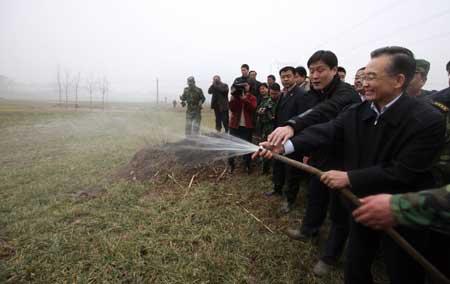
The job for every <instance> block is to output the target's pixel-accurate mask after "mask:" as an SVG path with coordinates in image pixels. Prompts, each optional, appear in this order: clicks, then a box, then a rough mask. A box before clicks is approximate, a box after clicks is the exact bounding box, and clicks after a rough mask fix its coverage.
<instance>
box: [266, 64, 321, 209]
mask: <svg viewBox="0 0 450 284" xmlns="http://www.w3.org/2000/svg"><path fill="white" fill-rule="evenodd" d="M280 77H281V83H282V84H283V87H284V89H283V93H282V95H281V98H280V101H279V103H278V105H277V108H276V112H275V127H277V126H280V125H283V124H284V123H286V121H288V120H289V119H290V118H291V117H293V116H296V115H299V114H302V113H303V112H305V111H306V110H308V109H310V108H311V107H313V106H314V104H315V103H316V102H317V97H316V96H314V95H308V94H306V93H305V91H303V89H302V88H300V87H299V86H298V85H297V84H296V83H295V68H294V67H292V66H286V67H283V68H282V69H281V70H280ZM290 157H291V158H293V159H295V160H301V158H302V157H301V155H298V154H297V153H294V154H292V155H290ZM301 176H302V173H301V172H300V171H299V170H298V169H296V168H294V167H291V166H288V165H286V164H283V163H280V162H278V161H276V162H275V163H274V166H273V191H271V192H267V193H266V195H268V196H271V195H281V194H282V189H283V186H284V184H285V183H286V186H287V189H286V191H285V195H286V202H285V203H284V204H283V206H282V208H281V211H282V212H283V213H288V212H289V211H290V210H291V209H292V208H293V206H294V203H295V200H296V198H297V193H298V190H299V185H300V178H301Z"/></svg>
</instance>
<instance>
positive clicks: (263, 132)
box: [256, 97, 275, 141]
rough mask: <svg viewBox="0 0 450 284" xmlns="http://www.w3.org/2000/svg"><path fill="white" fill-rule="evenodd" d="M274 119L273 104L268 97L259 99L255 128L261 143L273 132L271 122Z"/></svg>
mask: <svg viewBox="0 0 450 284" xmlns="http://www.w3.org/2000/svg"><path fill="white" fill-rule="evenodd" d="M274 117H275V103H274V102H273V101H272V99H271V98H270V97H265V98H261V102H260V103H259V105H258V107H257V108H256V128H257V130H258V132H259V133H258V134H259V135H260V136H261V139H262V141H265V139H266V138H267V136H268V135H269V134H270V133H271V132H272V130H273V120H274Z"/></svg>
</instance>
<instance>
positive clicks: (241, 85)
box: [231, 78, 248, 97]
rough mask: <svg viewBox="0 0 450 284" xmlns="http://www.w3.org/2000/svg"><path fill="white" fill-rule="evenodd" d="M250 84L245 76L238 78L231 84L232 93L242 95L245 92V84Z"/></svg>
mask: <svg viewBox="0 0 450 284" xmlns="http://www.w3.org/2000/svg"><path fill="white" fill-rule="evenodd" d="M246 84H248V82H247V80H246V79H244V78H238V79H236V80H235V81H234V83H233V85H232V86H231V95H232V96H238V97H240V96H242V94H243V93H244V89H245V85H246Z"/></svg>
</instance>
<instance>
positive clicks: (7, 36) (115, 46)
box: [0, 0, 450, 99]
mask: <svg viewBox="0 0 450 284" xmlns="http://www.w3.org/2000/svg"><path fill="white" fill-rule="evenodd" d="M386 45H400V46H405V47H408V48H410V49H411V50H412V51H413V52H414V53H415V54H416V57H417V58H425V59H427V60H429V61H430V62H431V71H430V74H429V79H428V82H427V85H426V86H425V88H427V89H442V88H444V87H446V86H448V83H447V82H448V79H447V74H446V72H445V64H446V63H447V62H448V61H449V60H450V48H449V46H450V1H448V0H428V1H422V0H402V1H398V0H378V1H362V0H359V1H353V0H346V1H344V0H340V1H332V0H330V1H324V0H323V1H318V0H316V1H298V0H293V1H287V0H286V1H282V0H279V1H271V0H259V1H250V0H249V1H237V0H228V1H212V0H209V1H207V0H200V1H169V0H164V1H153V0H152V1H150V0H149V1H131V0H127V1H125V0H123V1H110V0H91V1H87V0H74V1H64V0H34V1H33V0H0V75H5V76H7V77H9V78H11V79H13V80H16V81H24V82H34V83H52V82H55V81H56V70H57V66H58V64H59V65H60V66H61V68H63V69H64V70H65V69H68V70H70V72H71V73H72V74H74V73H77V72H81V74H82V76H84V77H87V76H96V77H103V76H106V77H107V78H108V79H109V80H110V81H111V83H112V89H113V96H114V95H115V96H119V95H120V96H130V98H131V97H133V98H137V97H139V96H140V97H139V98H150V97H152V96H154V92H155V78H156V77H158V78H159V80H160V92H161V94H162V95H161V96H165V95H167V96H168V97H169V99H171V98H174V97H178V96H179V95H180V94H181V92H182V89H183V87H184V86H185V82H186V78H187V77H188V76H189V75H193V76H195V77H196V79H197V82H198V85H199V86H200V87H202V88H203V90H204V92H205V93H206V91H207V87H208V85H209V83H210V81H211V78H212V76H213V75H215V74H219V75H221V76H222V79H223V80H224V81H225V82H227V83H230V82H231V81H232V80H233V78H234V77H237V76H238V75H239V68H240V65H241V64H242V63H247V64H249V65H250V69H252V70H256V71H257V72H258V79H259V80H260V81H265V78H266V76H267V75H268V74H271V73H273V74H275V75H278V74H277V73H278V72H277V70H278V69H279V68H280V67H282V66H284V65H293V66H297V65H306V61H307V60H308V58H309V57H310V56H311V55H312V53H313V52H314V51H316V50H318V49H329V50H332V51H333V52H335V53H336V55H337V56H338V59H339V65H342V66H344V67H345V68H346V69H347V72H348V73H347V81H350V82H352V80H353V76H354V73H355V71H356V69H358V68H359V67H361V66H364V65H365V64H366V63H367V62H368V59H369V53H370V51H372V50H373V49H375V48H378V47H381V46H386ZM277 77H278V76H277ZM113 98H114V97H113ZM121 99H124V98H123V97H122V98H121Z"/></svg>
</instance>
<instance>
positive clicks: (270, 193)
mask: <svg viewBox="0 0 450 284" xmlns="http://www.w3.org/2000/svg"><path fill="white" fill-rule="evenodd" d="M264 195H265V196H282V195H283V192H282V191H281V188H280V187H278V186H274V187H273V189H272V190H271V191H266V192H264Z"/></svg>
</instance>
